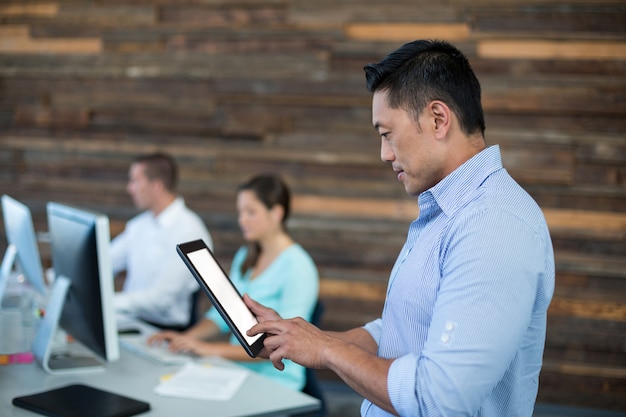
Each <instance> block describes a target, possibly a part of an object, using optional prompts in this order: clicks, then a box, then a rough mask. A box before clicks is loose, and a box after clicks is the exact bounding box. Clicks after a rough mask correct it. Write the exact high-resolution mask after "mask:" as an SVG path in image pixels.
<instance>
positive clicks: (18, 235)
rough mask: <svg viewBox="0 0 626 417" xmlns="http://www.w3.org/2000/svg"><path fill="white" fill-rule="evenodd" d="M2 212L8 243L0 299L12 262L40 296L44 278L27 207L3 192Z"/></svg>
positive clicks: (0, 282) (45, 291)
mask: <svg viewBox="0 0 626 417" xmlns="http://www.w3.org/2000/svg"><path fill="white" fill-rule="evenodd" d="M2 215H3V217H4V229H5V232H6V237H7V243H8V247H7V249H6V251H5V254H4V258H3V261H2V270H1V271H2V275H1V276H0V301H1V300H2V299H3V297H4V292H5V289H6V286H7V283H8V281H9V277H10V274H11V272H12V270H13V266H14V265H17V266H18V269H19V271H20V272H21V275H22V276H23V279H24V280H25V282H26V283H28V284H30V286H31V287H32V288H33V289H34V290H35V291H37V292H38V293H39V294H40V295H41V296H46V294H47V286H46V280H45V276H44V271H43V267H42V265H41V257H40V256H39V246H38V244H37V236H36V235H35V227H34V225H33V217H32V214H31V211H30V209H29V208H28V206H26V205H25V204H23V203H21V202H19V201H17V200H15V199H14V198H12V197H9V196H8V195H6V194H5V195H3V196H2ZM16 261H17V262H16Z"/></svg>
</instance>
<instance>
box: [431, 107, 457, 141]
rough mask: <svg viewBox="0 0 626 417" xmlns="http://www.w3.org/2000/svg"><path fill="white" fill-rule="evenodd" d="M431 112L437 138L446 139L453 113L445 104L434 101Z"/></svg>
mask: <svg viewBox="0 0 626 417" xmlns="http://www.w3.org/2000/svg"><path fill="white" fill-rule="evenodd" d="M430 112H431V116H432V118H433V123H434V126H433V128H434V129H433V131H434V132H435V136H436V137H437V139H443V138H445V137H446V135H447V134H448V130H450V126H451V123H452V111H451V110H450V108H449V107H448V106H447V105H446V104H445V103H444V102H442V101H439V100H434V101H432V102H431V103H430Z"/></svg>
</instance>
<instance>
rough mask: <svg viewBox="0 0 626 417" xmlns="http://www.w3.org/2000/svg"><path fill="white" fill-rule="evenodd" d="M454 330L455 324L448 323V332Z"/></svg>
mask: <svg viewBox="0 0 626 417" xmlns="http://www.w3.org/2000/svg"><path fill="white" fill-rule="evenodd" d="M452 329H454V323H452V322H451V321H448V322H446V330H447V331H450V330H452Z"/></svg>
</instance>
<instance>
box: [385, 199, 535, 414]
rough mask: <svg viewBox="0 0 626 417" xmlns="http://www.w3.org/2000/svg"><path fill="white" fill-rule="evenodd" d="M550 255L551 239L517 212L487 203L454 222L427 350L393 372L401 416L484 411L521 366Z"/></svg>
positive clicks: (391, 388)
mask: <svg viewBox="0 0 626 417" xmlns="http://www.w3.org/2000/svg"><path fill="white" fill-rule="evenodd" d="M451 253H454V256H448V254H451ZM544 261H545V242H543V241H542V239H541V237H539V236H538V235H537V234H536V233H535V231H534V229H533V228H532V227H530V226H529V225H526V224H524V223H523V222H522V221H520V220H518V219H517V218H515V217H514V216H512V215H510V214H507V213H502V212H496V211H489V210H484V211H482V212H480V213H474V215H470V216H466V218H465V219H463V220H462V222H461V223H460V224H457V225H456V226H455V227H453V228H452V229H451V232H450V234H449V235H448V236H447V238H446V241H445V242H443V243H442V246H441V253H440V268H441V276H442V277H441V286H440V290H439V291H438V295H437V301H436V303H435V306H434V310H433V314H432V320H431V324H430V326H429V331H428V334H427V340H426V343H425V345H424V349H423V351H422V353H421V354H410V355H406V356H403V357H400V358H398V359H396V360H395V361H394V362H393V364H392V366H391V368H390V370H389V373H388V378H387V381H388V393H389V396H390V399H391V402H392V404H393V406H394V407H395V409H396V410H397V411H398V413H399V414H400V415H403V416H435V415H450V416H457V415H458V416H461V415H474V414H475V413H476V412H477V410H478V409H479V408H480V405H481V404H482V403H483V402H484V400H485V398H486V397H487V396H488V395H489V394H490V393H491V392H492V391H493V389H494V387H495V386H496V385H497V384H498V382H499V381H501V380H502V377H503V375H504V374H505V373H506V372H507V369H508V368H509V367H511V366H515V365H514V361H515V357H516V354H517V352H518V349H519V348H520V346H522V345H523V337H524V335H525V334H526V332H527V330H528V327H529V324H530V321H531V316H532V311H533V305H534V302H535V299H536V292H537V286H538V277H540V276H541V275H542V272H543V271H544ZM512 364H513V365H512ZM407 387H408V388H407Z"/></svg>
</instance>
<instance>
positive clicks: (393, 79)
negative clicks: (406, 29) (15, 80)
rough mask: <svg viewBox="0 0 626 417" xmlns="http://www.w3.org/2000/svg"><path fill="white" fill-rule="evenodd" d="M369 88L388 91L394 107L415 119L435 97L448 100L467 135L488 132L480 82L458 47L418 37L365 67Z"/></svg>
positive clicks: (369, 89)
mask: <svg viewBox="0 0 626 417" xmlns="http://www.w3.org/2000/svg"><path fill="white" fill-rule="evenodd" d="M364 70H365V78H366V82H367V89H368V91H370V92H371V93H374V92H377V91H386V92H387V94H388V96H387V98H388V102H389V105H390V106H391V107H392V108H404V109H405V110H407V111H409V112H411V113H412V114H413V115H414V117H415V118H417V117H418V115H419V114H420V113H421V112H422V110H424V108H425V107H426V105H427V104H428V103H429V102H431V101H432V100H440V101H442V102H444V103H446V104H447V105H448V106H449V107H450V109H451V110H452V111H453V112H454V113H455V114H456V115H457V117H458V119H459V124H460V127H461V130H462V131H463V132H464V133H465V134H467V135H471V134H475V133H481V134H482V135H484V133H485V116H484V114H483V108H482V104H481V101H480V83H479V82H478V79H477V78H476V75H475V74H474V71H473V70H472V68H471V66H470V64H469V61H468V60H467V58H466V57H465V55H463V53H461V51H459V50H458V49H457V48H455V47H454V46H452V45H451V44H449V43H448V42H445V41H440V40H416V41H413V42H409V43H406V44H404V45H403V46H401V47H400V48H398V49H396V50H395V51H393V52H391V53H390V54H389V55H387V56H386V57H385V58H383V59H382V60H381V61H380V62H379V63H375V64H367V65H366V66H365V67H364Z"/></svg>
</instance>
